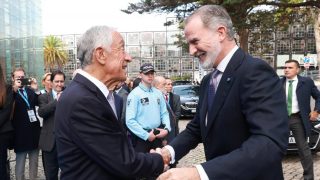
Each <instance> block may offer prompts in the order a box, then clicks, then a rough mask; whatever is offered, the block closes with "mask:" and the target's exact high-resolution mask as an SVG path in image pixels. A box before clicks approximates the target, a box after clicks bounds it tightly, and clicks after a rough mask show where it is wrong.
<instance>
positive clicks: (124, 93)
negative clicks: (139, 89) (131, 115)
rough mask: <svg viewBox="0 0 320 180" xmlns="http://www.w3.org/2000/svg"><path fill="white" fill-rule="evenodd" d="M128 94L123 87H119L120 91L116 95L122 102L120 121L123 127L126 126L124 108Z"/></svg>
mask: <svg viewBox="0 0 320 180" xmlns="http://www.w3.org/2000/svg"><path fill="white" fill-rule="evenodd" d="M128 94H129V92H128V91H127V90H126V89H125V88H123V87H121V89H120V90H119V91H118V93H117V95H119V96H120V97H121V98H122V102H123V107H122V108H121V109H122V112H121V121H122V123H123V125H124V126H126V107H127V98H128Z"/></svg>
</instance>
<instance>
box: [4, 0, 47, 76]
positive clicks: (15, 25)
mask: <svg viewBox="0 0 320 180" xmlns="http://www.w3.org/2000/svg"><path fill="white" fill-rule="evenodd" d="M41 35H42V19H41V0H14V1H12V0H0V63H1V65H2V67H3V68H4V71H5V73H6V75H7V79H8V80H9V79H10V73H11V72H12V70H13V69H14V68H16V67H23V68H24V69H25V71H26V75H27V76H32V77H36V78H38V80H39V78H40V77H41V76H42V75H43V73H44V68H43V67H44V66H43V38H42V37H41Z"/></svg>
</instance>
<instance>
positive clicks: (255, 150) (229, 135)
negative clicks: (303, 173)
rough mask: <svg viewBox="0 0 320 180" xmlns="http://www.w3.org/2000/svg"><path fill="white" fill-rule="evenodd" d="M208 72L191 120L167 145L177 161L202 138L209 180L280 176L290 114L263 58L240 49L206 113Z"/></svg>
mask: <svg viewBox="0 0 320 180" xmlns="http://www.w3.org/2000/svg"><path fill="white" fill-rule="evenodd" d="M211 74H212V73H209V74H208V75H206V76H205V77H204V78H203V80H202V83H201V85H200V99H199V104H198V107H197V113H196V115H195V117H194V119H193V120H192V121H191V122H190V123H189V124H188V125H187V127H186V130H184V131H183V132H182V133H180V134H179V135H178V136H177V137H176V138H175V139H174V140H173V142H172V143H171V145H172V147H173V148H174V150H175V155H176V159H177V160H179V159H180V158H182V157H183V156H184V155H185V154H187V153H188V152H189V150H190V149H193V148H195V147H196V146H197V145H198V143H201V142H203V144H204V151H205V156H206V162H204V163H202V164H201V165H202V167H203V168H204V170H205V172H206V173H207V175H208V176H209V179H219V180H221V179H243V180H250V179H255V180H256V179H259V180H264V179H265V180H271V179H272V180H276V179H283V173H282V165H281V160H282V158H283V156H284V154H285V152H286V147H287V143H288V116H287V111H286V101H285V95H284V90H283V88H282V85H281V83H280V80H279V78H278V76H277V74H276V73H275V72H274V71H273V69H272V68H271V67H270V66H269V65H268V64H267V63H265V62H264V61H262V60H259V59H255V58H253V57H251V56H249V55H247V54H245V53H244V52H243V51H242V50H241V49H238V50H237V51H236V52H235V54H234V55H233V56H232V58H231V60H230V62H229V64H228V65H227V67H226V69H225V72H224V73H223V75H222V77H221V80H220V83H219V86H218V89H217V92H216V95H215V98H214V102H213V105H212V109H210V110H208V111H207V101H208V99H207V87H208V83H209V80H210V76H211ZM207 112H208V120H207V125H205V121H206V114H207Z"/></svg>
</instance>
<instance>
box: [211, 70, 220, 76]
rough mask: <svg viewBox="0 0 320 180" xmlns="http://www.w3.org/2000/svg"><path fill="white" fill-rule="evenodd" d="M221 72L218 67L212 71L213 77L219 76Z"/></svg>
mask: <svg viewBox="0 0 320 180" xmlns="http://www.w3.org/2000/svg"><path fill="white" fill-rule="evenodd" d="M219 74H220V71H219V70H218V69H215V70H214V71H213V73H212V76H213V78H217V76H218V75H219Z"/></svg>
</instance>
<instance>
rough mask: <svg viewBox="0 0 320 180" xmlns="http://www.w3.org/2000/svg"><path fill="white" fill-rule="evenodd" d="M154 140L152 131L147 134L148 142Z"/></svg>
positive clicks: (154, 136)
mask: <svg viewBox="0 0 320 180" xmlns="http://www.w3.org/2000/svg"><path fill="white" fill-rule="evenodd" d="M155 139H156V135H154V134H153V130H151V131H150V132H149V137H148V141H150V142H152V141H154V140H155Z"/></svg>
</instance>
